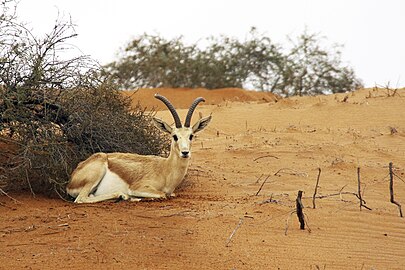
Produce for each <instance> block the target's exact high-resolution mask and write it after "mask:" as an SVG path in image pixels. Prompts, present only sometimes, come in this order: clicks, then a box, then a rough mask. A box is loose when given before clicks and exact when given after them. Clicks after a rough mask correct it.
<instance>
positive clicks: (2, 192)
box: [0, 188, 22, 204]
mask: <svg viewBox="0 0 405 270" xmlns="http://www.w3.org/2000/svg"><path fill="white" fill-rule="evenodd" d="M0 193H1V194H3V195H5V196H7V197H8V198H10V199H11V200H13V201H14V202H15V203H21V204H22V202H20V201H19V200H17V199H14V198H13V197H11V196H10V195H8V194H7V192H5V191H4V190H3V189H1V188H0Z"/></svg>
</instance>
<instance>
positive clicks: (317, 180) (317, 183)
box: [312, 168, 321, 209]
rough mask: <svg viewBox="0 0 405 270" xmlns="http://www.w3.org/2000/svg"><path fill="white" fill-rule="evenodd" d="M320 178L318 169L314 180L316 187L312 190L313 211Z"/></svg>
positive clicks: (319, 169)
mask: <svg viewBox="0 0 405 270" xmlns="http://www.w3.org/2000/svg"><path fill="white" fill-rule="evenodd" d="M320 177H321V168H318V177H317V179H316V185H315V190H314V195H313V196H312V207H313V208H314V209H315V208H316V205H315V197H316V193H317V191H318V185H319V178H320Z"/></svg>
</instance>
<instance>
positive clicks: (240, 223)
mask: <svg viewBox="0 0 405 270" xmlns="http://www.w3.org/2000/svg"><path fill="white" fill-rule="evenodd" d="M242 223H243V218H240V219H239V223H238V225H236V227H235V229H233V231H232V233H231V235H230V236H229V238H228V240H227V241H226V244H225V247H229V244H230V243H231V241H232V238H233V236H234V235H235V233H236V231H237V230H238V229H239V228H240V226H242Z"/></svg>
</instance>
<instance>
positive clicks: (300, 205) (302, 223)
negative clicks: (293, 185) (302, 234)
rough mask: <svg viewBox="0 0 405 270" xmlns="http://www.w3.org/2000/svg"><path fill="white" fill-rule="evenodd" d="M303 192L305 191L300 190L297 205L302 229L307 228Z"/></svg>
mask: <svg viewBox="0 0 405 270" xmlns="http://www.w3.org/2000/svg"><path fill="white" fill-rule="evenodd" d="M302 192H303V191H302V190H298V196H297V199H296V206H297V216H298V220H299V222H300V229H301V230H305V217H304V212H303V211H302V209H303V208H304V206H303V205H302V201H301V198H302Z"/></svg>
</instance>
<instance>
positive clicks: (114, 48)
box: [18, 0, 405, 87]
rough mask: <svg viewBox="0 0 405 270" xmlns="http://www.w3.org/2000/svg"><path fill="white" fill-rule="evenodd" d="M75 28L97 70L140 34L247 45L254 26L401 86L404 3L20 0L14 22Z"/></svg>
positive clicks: (40, 28)
mask: <svg viewBox="0 0 405 270" xmlns="http://www.w3.org/2000/svg"><path fill="white" fill-rule="evenodd" d="M58 14H59V16H60V17H64V18H69V16H71V18H72V20H73V22H74V23H75V24H76V25H77V26H76V32H77V33H78V37H77V38H75V39H74V40H71V43H73V44H74V45H75V46H77V47H78V48H79V49H80V50H81V51H82V52H83V53H84V54H89V55H91V56H92V57H93V58H94V59H96V60H98V61H99V62H100V63H101V64H106V63H109V62H111V61H113V60H114V59H115V58H116V53H117V52H118V50H119V48H122V47H123V46H124V45H125V44H126V43H127V42H128V41H130V40H131V38H134V37H136V36H138V35H141V34H143V33H145V32H146V33H148V34H159V35H161V36H163V37H165V38H173V37H178V36H180V35H181V36H183V37H184V39H185V41H186V42H190V43H193V42H197V41H198V40H199V39H202V38H205V37H208V36H212V35H213V36H218V35H220V34H225V35H227V36H232V37H237V38H240V39H241V40H243V39H244V37H245V36H246V34H247V33H248V31H249V29H250V28H251V27H252V26H255V27H257V28H258V30H259V32H261V33H265V34H266V35H268V36H269V37H270V38H271V39H272V40H273V41H274V42H276V43H279V44H281V45H282V44H283V43H285V42H286V40H287V38H286V37H287V35H289V36H291V37H296V36H297V35H299V34H301V33H303V31H304V29H305V28H307V29H308V32H310V33H320V34H321V35H323V36H326V37H327V39H328V42H330V44H331V43H339V44H342V45H344V48H343V49H342V52H343V59H344V61H346V62H348V63H349V65H350V66H352V67H353V68H354V70H355V72H356V74H357V76H358V77H360V78H361V79H362V80H363V82H364V84H365V85H366V86H368V87H373V86H375V85H376V84H377V85H381V86H386V85H387V84H388V83H390V86H391V87H405V1H404V0H380V1H377V0H329V1H328V0H284V1H280V0H279V1H276V0H248V1H241V0H232V1H231V0H144V1H136V0H115V1H106V0H35V1H34V0H20V3H19V5H18V15H19V18H20V19H21V20H23V21H25V22H27V23H28V24H29V25H30V27H31V28H33V29H34V32H35V33H37V34H41V33H44V32H47V31H49V30H51V29H52V26H53V23H54V21H55V19H56V18H57V17H58Z"/></svg>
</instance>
